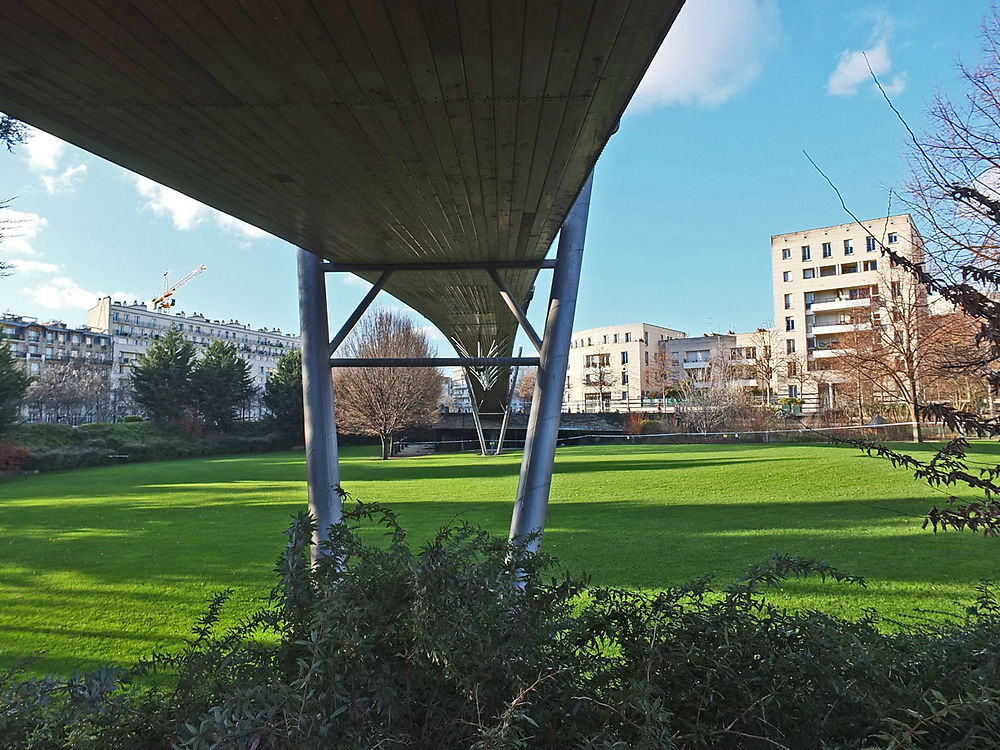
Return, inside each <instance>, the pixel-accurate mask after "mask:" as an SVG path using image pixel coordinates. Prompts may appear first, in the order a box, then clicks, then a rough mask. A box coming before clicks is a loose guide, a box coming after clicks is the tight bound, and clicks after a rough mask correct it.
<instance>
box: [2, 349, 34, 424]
mask: <svg viewBox="0 0 1000 750" xmlns="http://www.w3.org/2000/svg"><path fill="white" fill-rule="evenodd" d="M30 384H31V377H30V376H28V375H27V374H26V373H25V372H24V370H22V369H21V368H20V367H19V366H18V364H17V362H15V361H14V357H13V355H11V353H10V346H9V345H8V344H7V342H6V341H4V340H3V339H2V338H0V435H4V434H5V433H6V432H7V431H8V430H10V428H11V427H13V426H14V425H15V424H17V422H18V420H19V419H20V418H21V402H22V401H24V394H25V392H26V391H27V390H28V386H29V385H30Z"/></svg>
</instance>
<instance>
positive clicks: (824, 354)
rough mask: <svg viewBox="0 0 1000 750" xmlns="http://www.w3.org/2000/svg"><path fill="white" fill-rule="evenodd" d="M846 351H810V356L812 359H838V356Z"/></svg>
mask: <svg viewBox="0 0 1000 750" xmlns="http://www.w3.org/2000/svg"><path fill="white" fill-rule="evenodd" d="M845 351H848V350H846V349H810V350H809V356H810V357H811V358H812V359H828V358H830V357H836V356H837V355H838V354H843V353H844V352H845Z"/></svg>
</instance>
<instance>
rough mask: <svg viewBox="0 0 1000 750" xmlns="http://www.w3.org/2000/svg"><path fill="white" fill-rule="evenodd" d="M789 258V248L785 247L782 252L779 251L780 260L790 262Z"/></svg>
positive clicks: (790, 254) (790, 251)
mask: <svg viewBox="0 0 1000 750" xmlns="http://www.w3.org/2000/svg"><path fill="white" fill-rule="evenodd" d="M791 258H792V249H791V248H790V247H786V248H785V249H784V250H782V251H781V259H782V260H791Z"/></svg>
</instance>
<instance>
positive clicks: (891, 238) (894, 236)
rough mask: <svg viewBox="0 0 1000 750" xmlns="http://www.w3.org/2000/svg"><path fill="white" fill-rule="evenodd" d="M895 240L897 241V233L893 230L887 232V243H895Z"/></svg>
mask: <svg viewBox="0 0 1000 750" xmlns="http://www.w3.org/2000/svg"><path fill="white" fill-rule="evenodd" d="M897 242H899V235H898V234H896V233H895V232H889V244H890V245H895V244H896V243H897Z"/></svg>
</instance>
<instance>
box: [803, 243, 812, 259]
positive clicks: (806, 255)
mask: <svg viewBox="0 0 1000 750" xmlns="http://www.w3.org/2000/svg"><path fill="white" fill-rule="evenodd" d="M810 257H811V253H810V252H809V245H803V246H802V260H809V258H810Z"/></svg>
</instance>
